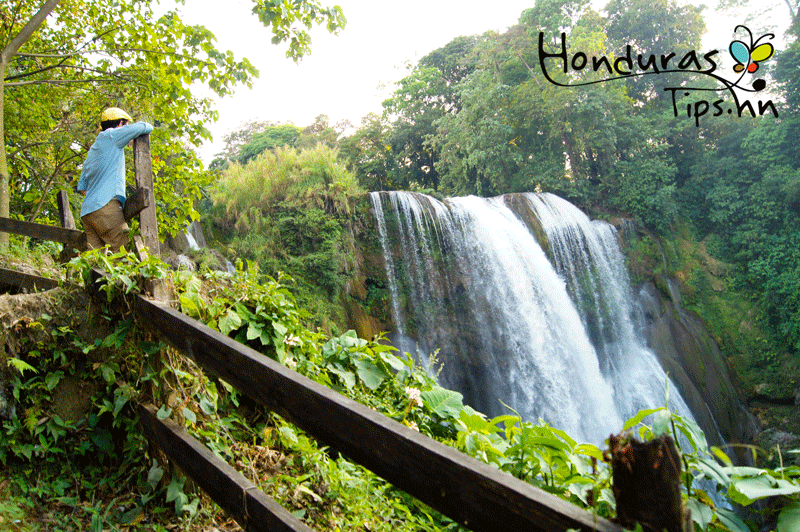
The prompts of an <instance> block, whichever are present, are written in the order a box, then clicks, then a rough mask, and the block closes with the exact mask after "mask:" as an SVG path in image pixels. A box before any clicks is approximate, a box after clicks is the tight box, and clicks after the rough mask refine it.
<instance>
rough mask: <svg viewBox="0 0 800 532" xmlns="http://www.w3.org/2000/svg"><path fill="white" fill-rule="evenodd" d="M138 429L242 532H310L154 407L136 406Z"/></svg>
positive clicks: (310, 531)
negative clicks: (240, 528) (159, 413)
mask: <svg viewBox="0 0 800 532" xmlns="http://www.w3.org/2000/svg"><path fill="white" fill-rule="evenodd" d="M139 427H141V429H142V433H143V434H144V435H145V436H146V437H147V439H148V440H150V441H151V442H153V443H155V444H156V445H157V446H158V447H159V448H160V449H161V450H162V451H164V454H166V455H167V457H168V458H169V459H170V460H172V461H173V463H175V464H176V465H177V466H178V467H180V468H181V470H182V471H183V472H184V473H186V475H188V476H189V477H191V479H192V480H193V481H194V482H195V483H196V484H197V485H198V486H200V487H201V488H202V489H203V491H205V492H206V493H208V494H209V495H210V496H211V498H212V499H213V500H214V502H215V503H217V504H218V505H219V506H220V508H222V509H223V510H225V511H226V512H228V513H229V514H230V515H231V517H233V519H234V520H235V521H236V522H237V523H239V525H240V526H241V527H242V529H244V530H245V532H261V531H263V532H267V531H270V532H312V530H311V529H310V528H309V527H307V526H306V525H304V524H303V523H302V522H301V521H300V520H298V519H297V518H296V517H294V516H293V515H292V514H290V513H289V512H288V511H287V510H286V509H284V508H283V507H282V506H281V505H279V504H278V503H277V502H275V501H274V500H273V499H271V498H270V497H268V496H267V495H266V494H265V493H264V492H263V491H261V490H259V489H258V488H257V487H256V486H255V485H254V484H253V483H252V482H250V481H249V480H247V479H246V478H244V477H243V476H242V475H241V474H239V472H238V471H236V470H235V469H234V468H232V467H231V466H230V465H228V464H227V463H226V462H225V461H224V460H222V459H221V458H219V457H217V456H216V455H215V454H214V453H212V452H211V451H210V450H209V449H208V448H207V447H206V446H205V445H203V444H201V443H200V442H199V441H197V440H196V439H194V438H193V437H192V436H191V435H190V434H189V433H188V432H187V431H186V429H185V428H183V427H181V426H180V425H178V424H177V423H175V422H174V421H173V420H171V419H164V420H160V419H158V416H157V415H156V407H155V406H153V405H147V406H139Z"/></svg>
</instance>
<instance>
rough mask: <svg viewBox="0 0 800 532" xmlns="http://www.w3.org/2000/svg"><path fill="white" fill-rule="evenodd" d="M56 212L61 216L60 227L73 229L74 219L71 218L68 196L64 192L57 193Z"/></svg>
mask: <svg viewBox="0 0 800 532" xmlns="http://www.w3.org/2000/svg"><path fill="white" fill-rule="evenodd" d="M58 212H59V214H60V215H61V227H63V228H64V229H75V218H74V217H73V216H72V207H70V205H69V194H67V191H66V190H59V191H58Z"/></svg>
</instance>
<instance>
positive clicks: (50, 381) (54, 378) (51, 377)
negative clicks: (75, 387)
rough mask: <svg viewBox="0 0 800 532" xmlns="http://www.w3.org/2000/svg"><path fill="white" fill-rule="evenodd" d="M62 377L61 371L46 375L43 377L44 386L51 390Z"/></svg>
mask: <svg viewBox="0 0 800 532" xmlns="http://www.w3.org/2000/svg"><path fill="white" fill-rule="evenodd" d="M63 377H64V372H63V371H54V372H53V373H48V374H47V375H45V377H44V382H45V385H46V386H47V389H48V390H52V389H53V388H55V387H56V386H57V385H58V383H59V382H60V381H61V379H62V378H63Z"/></svg>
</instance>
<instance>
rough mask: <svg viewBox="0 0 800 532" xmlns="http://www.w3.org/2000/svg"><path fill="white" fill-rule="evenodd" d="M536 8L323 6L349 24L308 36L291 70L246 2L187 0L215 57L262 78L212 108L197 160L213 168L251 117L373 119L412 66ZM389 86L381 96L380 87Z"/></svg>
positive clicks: (520, 1) (369, 2) (513, 2)
mask: <svg viewBox="0 0 800 532" xmlns="http://www.w3.org/2000/svg"><path fill="white" fill-rule="evenodd" d="M533 3H534V0H498V1H494V2H487V1H486V0H480V1H479V0H405V1H404V2H382V1H379V0H330V1H323V2H322V4H324V5H333V4H338V5H340V6H341V7H342V10H343V11H344V14H345V17H346V18H347V27H346V28H345V30H344V31H342V32H341V33H340V34H339V36H331V35H329V34H328V33H327V31H326V30H325V29H324V28H315V29H314V31H313V32H312V38H313V43H312V45H311V55H310V56H309V57H306V58H305V59H303V60H302V61H301V62H300V63H299V64H295V63H294V62H293V61H292V60H291V59H287V58H286V56H285V48H284V47H281V46H275V45H273V44H271V43H270V39H271V36H272V34H271V32H270V31H269V30H268V29H267V28H264V26H262V25H261V23H260V22H258V20H257V18H256V17H255V16H254V15H253V14H252V13H251V12H250V7H249V6H251V5H252V2H251V1H250V0H228V1H227V2H224V7H221V5H222V4H221V3H220V2H219V0H189V1H187V2H186V5H185V6H183V7H181V8H180V12H181V13H182V15H183V19H184V22H186V23H190V24H202V25H204V26H206V27H207V28H208V29H209V30H211V32H212V33H214V34H215V35H216V37H217V43H216V45H217V49H219V50H231V51H233V52H234V54H235V55H236V57H237V58H241V57H247V58H248V59H249V60H250V62H251V63H253V65H254V66H255V67H256V68H257V69H258V70H259V72H260V76H259V79H257V80H256V81H255V83H254V85H253V88H252V89H247V88H244V87H240V88H238V89H237V91H236V93H235V94H234V96H233V97H228V98H224V99H222V100H220V101H219V104H218V110H219V114H220V119H219V121H218V122H217V123H216V124H214V125H212V126H211V127H210V128H209V129H211V131H212V133H213V134H214V141H215V142H214V145H213V146H205V147H204V148H203V149H202V151H201V157H202V158H203V160H204V161H205V162H207V163H208V162H210V161H211V159H212V158H213V155H214V154H215V153H217V152H219V151H220V150H221V148H222V137H223V135H224V134H225V133H227V132H230V131H232V130H235V129H236V128H237V127H238V126H239V125H241V124H242V123H243V122H246V121H248V120H251V119H257V120H272V121H290V122H293V123H294V124H295V125H297V126H301V127H302V126H307V125H310V124H312V123H313V122H314V118H315V117H316V116H317V115H320V114H326V115H328V117H329V119H330V123H331V124H333V123H336V122H337V121H338V120H342V119H349V120H350V121H351V122H353V124H354V125H356V126H357V125H359V124H360V121H361V117H362V116H365V115H366V114H368V113H370V112H376V113H380V111H381V110H382V107H381V102H382V101H383V100H385V99H386V97H387V96H388V95H389V94H390V93H391V84H392V83H393V82H395V81H398V80H399V79H401V78H402V77H404V76H405V74H406V71H405V69H404V65H405V64H406V63H407V62H408V61H411V62H414V63H415V62H416V61H418V60H419V59H420V58H421V57H423V56H425V55H427V54H428V53H429V52H431V51H433V50H435V49H437V48H440V47H442V46H444V45H445V44H447V43H448V42H450V41H451V40H453V39H454V38H455V37H458V36H460V35H473V34H481V33H483V32H485V31H488V30H491V29H498V30H503V29H505V28H506V27H508V26H512V25H514V24H516V22H517V19H518V18H519V15H520V13H522V11H523V10H524V9H526V8H527V7H530V6H531V5H533ZM387 86H388V88H387Z"/></svg>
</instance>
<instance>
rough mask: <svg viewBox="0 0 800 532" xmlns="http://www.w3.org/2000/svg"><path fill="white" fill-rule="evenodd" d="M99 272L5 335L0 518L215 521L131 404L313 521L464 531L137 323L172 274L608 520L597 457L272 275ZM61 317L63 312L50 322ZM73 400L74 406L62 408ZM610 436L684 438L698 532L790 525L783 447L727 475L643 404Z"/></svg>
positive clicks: (183, 285) (205, 307)
mask: <svg viewBox="0 0 800 532" xmlns="http://www.w3.org/2000/svg"><path fill="white" fill-rule="evenodd" d="M96 266H100V267H103V268H104V269H106V270H107V272H108V274H109V275H108V282H107V283H106V284H105V285H104V286H103V287H102V288H101V292H100V294H99V295H100V297H99V298H95V299H93V300H92V301H91V302H88V301H86V300H85V298H86V295H85V292H83V291H82V290H80V289H78V290H77V291H76V290H74V289H67V288H64V289H60V290H59V291H55V292H51V293H49V294H44V295H39V296H25V297H27V298H30V299H31V300H38V301H39V303H40V304H42V305H45V306H48V309H51V313H46V312H45V313H42V314H41V317H40V318H39V319H32V318H31V317H29V316H27V315H25V314H24V313H22V314H19V315H17V316H16V319H14V321H13V323H10V324H9V325H10V327H9V329H8V331H9V333H13V334H8V335H5V337H4V338H3V341H4V343H5V345H7V346H9V345H10V346H12V347H13V355H10V356H7V357H6V358H5V361H6V365H7V366H8V368H9V370H10V375H11V381H10V383H11V391H12V397H13V399H12V400H11V401H10V403H11V404H12V405H13V407H14V408H16V410H17V413H18V415H16V416H13V417H10V418H8V419H6V420H5V421H4V422H3V431H2V432H0V442H1V443H2V446H0V461H2V463H3V474H4V476H5V477H6V478H7V479H8V480H9V481H10V483H3V484H2V486H3V487H2V488H0V489H2V490H4V492H5V493H4V495H5V498H6V502H4V503H3V504H2V505H0V517H3V518H4V519H6V518H8V519H15V518H17V519H19V518H24V519H25V520H26V522H28V523H31V524H32V526H33V525H34V524H35V523H36V521H37V520H42V521H47V522H48V523H50V524H51V525H52V527H51V529H53V530H76V529H78V530H92V531H94V530H98V531H99V530H107V529H111V530H119V529H128V530H131V529H133V530H167V529H171V528H170V527H171V526H172V525H171V523H172V524H174V522H175V520H176V519H181V524H180V527H181V529H186V530H192V529H194V528H193V527H198V528H199V529H203V530H204V529H206V528H207V527H208V526H209V525H210V524H211V523H215V524H216V525H217V526H222V525H221V524H220V522H221V521H222V522H224V521H225V518H224V517H223V516H221V515H220V514H219V511H218V510H217V509H215V507H214V506H213V504H211V503H210V501H209V500H208V499H207V498H206V497H205V496H203V495H202V494H199V493H196V492H193V491H192V489H191V488H190V487H189V485H187V483H186V480H185V479H184V478H182V477H181V476H180V475H179V473H178V472H176V471H173V470H171V469H170V468H169V467H168V466H167V464H164V463H160V462H159V461H158V460H157V459H156V458H157V457H156V456H151V455H149V453H148V452H147V451H146V449H147V446H146V445H145V444H144V441H143V439H142V436H141V433H140V432H139V431H138V430H137V429H136V427H135V423H136V411H135V409H134V408H133V406H134V405H135V403H137V402H147V401H153V402H155V404H156V406H158V407H160V408H159V413H158V415H159V416H161V417H169V416H171V417H172V418H173V419H175V420H177V421H178V422H179V423H181V424H183V425H185V426H186V428H187V429H188V430H189V431H190V432H191V433H193V434H194V435H195V437H197V438H198V439H200V440H201V441H203V442H204V443H205V444H206V445H208V446H209V448H211V449H212V450H213V451H214V452H215V453H217V454H218V455H220V456H222V457H224V458H225V459H226V460H227V461H228V462H229V463H231V464H233V465H235V467H236V468H237V469H238V470H239V471H240V472H242V473H243V474H244V475H246V476H247V477H248V478H249V479H250V480H251V481H253V482H254V483H255V484H256V485H258V486H259V487H260V488H261V489H263V490H264V491H266V492H267V493H268V494H270V495H271V496H272V497H274V498H275V499H276V500H278V501H279V502H280V503H281V504H283V505H284V506H285V507H287V508H288V509H289V510H290V511H291V512H293V513H294V515H296V516H297V517H299V518H301V519H303V520H304V521H306V522H307V523H308V524H309V525H311V526H312V527H315V528H319V529H326V530H351V529H357V528H358V527H364V528H366V529H369V530H387V531H388V530H397V529H399V530H409V531H411V530H414V531H416V530H431V531H433V530H457V529H459V527H458V525H457V524H455V523H453V522H452V521H450V520H449V519H447V518H445V517H443V516H441V515H439V514H438V513H437V512H435V511H433V510H431V509H430V508H428V507H427V506H425V505H423V504H421V503H420V502H419V501H416V500H415V499H413V498H412V497H409V496H408V495H406V494H405V493H403V492H401V491H398V490H397V489H395V488H393V487H392V486H391V485H389V484H387V483H386V482H384V481H383V480H381V479H379V478H377V477H375V476H374V475H373V474H371V473H370V472H368V471H366V470H365V469H363V468H361V467H360V466H357V465H355V464H354V463H352V462H350V461H349V460H346V459H344V458H342V457H340V456H337V455H336V454H335V453H333V454H332V453H330V452H327V451H326V449H325V447H323V446H322V443H320V442H317V441H315V440H314V439H313V438H311V437H309V436H307V435H305V434H303V433H302V431H300V430H298V429H297V428H296V427H293V426H291V425H290V424H288V423H286V422H285V421H283V420H281V419H280V418H278V417H277V416H275V415H272V414H270V413H268V412H266V411H265V410H264V409H263V408H261V407H259V406H257V405H256V404H255V403H253V402H252V401H250V400H248V399H247V398H246V397H244V396H242V395H240V394H239V393H237V391H236V390H235V389H234V388H232V387H231V386H230V385H228V384H227V383H225V382H224V381H222V380H219V379H217V378H208V377H206V376H205V375H204V373H203V372H202V371H201V370H200V369H199V368H197V367H196V366H195V365H194V364H193V363H192V362H191V361H189V360H188V359H187V358H185V357H184V356H183V355H181V354H180V353H178V352H175V351H174V350H172V349H170V348H169V347H168V346H166V345H165V344H163V343H161V342H159V341H158V339H157V338H154V337H152V336H151V335H149V334H148V333H147V332H146V326H145V325H143V324H139V323H136V321H135V320H134V319H133V318H132V315H131V312H130V300H129V295H130V294H134V293H136V292H138V291H139V289H140V287H139V285H138V284H137V282H136V280H137V279H147V278H158V279H161V280H162V281H167V282H169V283H170V284H171V285H173V286H174V287H175V289H176V291H177V292H176V293H177V296H178V300H179V305H180V309H181V310H182V311H183V312H184V313H186V314H188V315H190V316H193V317H195V318H196V319H198V320H201V321H203V322H205V323H207V324H208V325H209V326H211V327H213V328H216V329H218V330H219V331H220V332H222V333H224V334H227V335H228V336H230V337H232V338H235V339H237V340H238V341H240V342H243V343H246V344H247V345H249V346H251V347H253V348H254V349H256V350H258V351H260V352H261V353H263V354H264V355H265V356H268V357H270V358H272V359H274V360H276V361H278V362H280V363H282V364H284V365H285V366H287V367H289V368H291V369H293V370H295V371H298V372H299V373H301V374H303V375H305V376H307V377H309V378H311V379H313V380H315V381H317V382H319V383H321V384H323V385H325V386H329V387H331V388H333V389H334V390H337V391H338V392H340V393H342V394H344V395H346V396H348V397H350V398H352V399H354V400H356V401H359V402H361V403H362V404H365V405H367V406H370V407H372V408H374V409H376V410H378V411H380V412H382V413H383V414H384V415H386V416H388V417H390V418H392V419H395V420H396V421H398V422H400V423H403V424H405V425H406V426H408V427H410V428H412V429H414V430H418V431H420V432H422V433H424V434H426V435H428V436H430V437H432V438H435V439H437V440H439V441H441V442H443V443H445V444H447V445H451V446H453V447H455V448H457V449H459V450H461V451H463V452H464V453H466V454H469V455H470V456H473V457H475V458H477V459H478V460H481V461H484V462H486V463H489V464H492V465H494V466H495V467H497V468H499V469H501V470H503V471H506V472H508V473H510V474H512V475H514V476H516V477H518V478H520V479H522V480H525V481H527V482H530V483H532V484H534V485H536V486H538V487H540V488H542V489H544V490H546V491H549V492H551V493H554V494H556V495H557V496H559V497H563V498H565V499H567V500H569V501H571V502H573V503H574V504H577V505H580V506H583V507H585V508H587V509H589V510H590V511H592V512H595V513H596V514H597V515H601V516H605V517H610V518H613V517H614V516H615V514H616V512H615V505H616V502H615V499H614V496H613V494H612V489H611V480H610V478H611V472H610V470H609V467H608V465H607V464H606V463H605V458H604V453H603V449H600V448H598V447H596V446H594V445H591V444H586V443H581V442H576V441H575V440H573V439H572V438H571V437H570V436H569V435H568V434H566V433H564V432H563V431H561V430H558V429H557V428H553V427H550V426H548V425H547V424H545V423H543V422H541V421H539V422H532V421H530V420H523V419H520V417H519V416H518V415H517V414H516V413H515V412H514V411H513V410H511V409H509V413H508V414H507V415H503V416H499V417H497V418H494V419H488V418H486V416H484V415H482V414H481V413H479V412H476V411H474V410H473V409H471V408H470V407H468V406H465V405H464V404H463V403H462V398H461V396H460V394H458V393H456V392H453V391H451V390H447V389H444V388H441V387H440V386H438V385H437V383H436V380H435V379H434V378H433V377H432V376H431V375H430V373H429V372H428V371H427V370H425V369H424V368H422V367H421V366H419V365H417V364H416V363H415V362H414V360H413V359H412V358H410V357H408V356H405V355H401V354H399V353H396V351H395V350H394V348H393V347H391V346H389V345H385V344H384V343H383V342H381V339H380V338H377V339H375V340H372V341H368V340H364V339H360V338H357V337H356V336H355V334H353V333H352V332H347V333H345V334H343V335H340V336H333V337H331V336H328V335H325V334H322V333H320V332H319V331H315V330H312V329H310V328H309V327H308V318H309V315H308V313H307V312H306V311H304V310H302V309H301V308H299V307H297V306H296V304H295V302H294V298H293V296H292V294H291V292H290V291H288V290H287V288H286V287H285V286H284V285H283V284H282V281H281V280H280V279H278V280H276V279H272V278H265V277H263V276H262V275H260V274H259V273H258V272H257V271H256V269H255V268H254V267H252V266H251V267H250V268H248V269H246V270H244V271H243V270H242V269H241V267H240V268H237V271H236V272H235V273H234V274H228V273H224V274H222V273H219V272H200V273H192V272H187V271H170V270H169V269H168V268H167V267H166V265H164V264H163V263H160V261H158V260H157V259H153V258H151V259H148V260H147V261H144V262H140V261H139V260H137V259H136V258H135V257H134V256H133V255H131V254H127V253H124V252H123V253H120V254H117V255H115V256H105V255H102V254H98V253H87V254H85V255H84V256H82V257H80V258H78V259H75V260H74V261H73V262H72V263H71V266H70V271H71V272H72V274H71V275H72V278H73V279H74V280H79V279H84V281H86V280H88V278H89V277H88V274H89V270H88V269H89V268H90V267H96ZM240 266H241V265H240ZM30 304H31V303H30V302H29V303H27V304H26V307H27V308H29V307H28V305H30ZM65 308H71V309H73V312H61V313H59V314H56V313H55V312H54V311H55V310H62V309H65ZM87 325H88V327H87ZM48 338H49V339H48ZM435 366H436V364H435V362H434V363H433V367H434V368H435ZM76 383H78V384H76ZM69 390H72V393H73V394H74V395H75V396H78V397H80V396H83V398H84V399H85V401H83V404H81V401H79V400H76V397H72V398H71V400H70V401H67V400H65V399H64V397H63V395H64V394H65V393H70V392H69ZM76 390H78V391H76ZM59 397H61V399H58V398H59ZM668 400H669V398H667V401H668ZM65 404H69V405H71V407H70V408H67V409H65V408H64V406H65ZM644 421H648V422H649V423H650V424H648V425H645V424H644V423H643V422H644ZM620 430H631V431H632V433H633V434H635V435H636V436H638V437H640V438H643V439H650V438H652V437H655V436H658V435H660V434H663V433H669V434H671V435H673V436H674V437H675V439H676V441H679V442H681V447H682V455H681V456H682V462H683V466H684V468H683V469H684V473H683V476H682V484H683V493H684V499H685V504H686V506H687V507H688V508H690V509H691V511H692V518H693V520H694V522H695V523H696V525H697V527H698V529H700V530H711V531H721V532H722V531H732V532H749V531H750V530H751V529H750V528H749V527H748V525H747V521H752V522H753V523H755V522H758V521H759V520H760V517H758V515H757V514H752V515H749V516H747V515H745V516H743V515H742V514H739V513H736V512H734V511H732V510H731V509H729V508H728V507H727V506H726V503H725V502H724V501H725V500H726V499H728V500H730V501H733V502H736V503H738V504H741V505H745V506H750V505H752V504H753V503H754V502H755V501H759V500H769V501H779V500H780V501H781V502H782V503H783V504H781V505H780V506H778V507H777V508H778V509H779V511H780V513H779V514H778V515H777V521H773V522H776V523H777V529H776V530H778V531H779V532H788V531H790V530H794V528H795V527H796V526H797V525H798V524H799V523H800V519H799V518H798V511H797V510H798V507H799V506H800V499H798V497H800V468H798V467H797V466H796V465H788V462H789V460H790V456H791V455H787V454H785V453H784V455H782V456H781V459H782V460H786V462H787V464H786V465H783V463H781V465H780V467H777V468H774V469H761V468H758V467H735V466H733V465H732V464H731V463H730V461H729V459H728V458H727V456H726V455H725V454H724V452H722V450H720V449H717V448H712V447H709V446H708V445H707V443H706V441H705V437H704V436H703V434H702V432H701V431H700V430H699V428H698V427H697V425H696V424H695V423H694V422H692V421H690V420H686V419H682V418H680V417H679V416H677V415H675V414H672V413H670V411H669V410H668V408H659V409H654V410H649V411H642V412H640V413H639V414H638V415H637V416H635V417H634V418H632V419H631V420H628V421H627V422H626V423H625V425H624V426H623V427H620ZM777 452H778V453H780V452H781V450H780V449H779V450H778V451H777ZM764 458H766V457H764ZM754 459H755V460H757V461H761V460H762V457H761V456H759V455H756V454H754ZM766 508H770V507H766ZM766 512H767V517H769V512H770V510H768V509H767V510H766ZM772 519H775V515H774V514H773V516H772ZM25 526H27V525H25ZM32 526H31V527H29V528H21V529H22V530H27V529H30V530H36V528H33V527H32Z"/></svg>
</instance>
